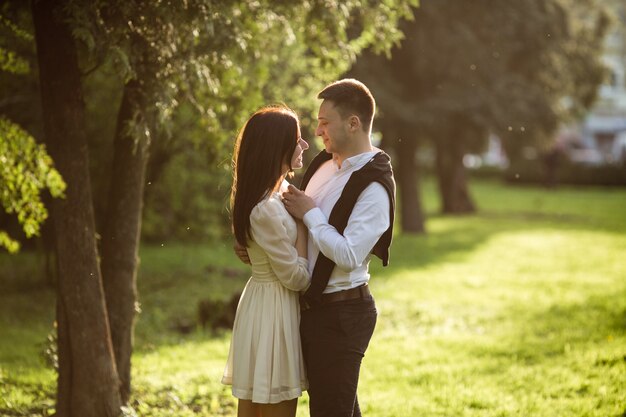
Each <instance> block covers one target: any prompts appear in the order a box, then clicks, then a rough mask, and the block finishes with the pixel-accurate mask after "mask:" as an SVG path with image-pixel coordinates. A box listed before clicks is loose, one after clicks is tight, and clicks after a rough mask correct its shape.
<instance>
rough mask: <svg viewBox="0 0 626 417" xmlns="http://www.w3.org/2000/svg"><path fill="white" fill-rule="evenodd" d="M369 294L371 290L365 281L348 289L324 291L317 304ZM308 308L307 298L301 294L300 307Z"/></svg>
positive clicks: (366, 296) (359, 297) (364, 296)
mask: <svg viewBox="0 0 626 417" xmlns="http://www.w3.org/2000/svg"><path fill="white" fill-rule="evenodd" d="M370 296H371V292H370V289H369V285H367V283H365V284H362V285H359V286H358V287H354V288H350V289H348V290H343V291H335V292H330V293H324V294H322V296H321V298H320V303H319V304H320V305H322V306H324V305H327V304H332V303H337V302H341V301H348V300H356V299H363V298H368V297H370ZM310 308H311V306H310V305H309V303H308V302H307V300H306V299H305V298H304V297H302V296H301V297H300V309H301V310H303V311H306V310H308V309H310Z"/></svg>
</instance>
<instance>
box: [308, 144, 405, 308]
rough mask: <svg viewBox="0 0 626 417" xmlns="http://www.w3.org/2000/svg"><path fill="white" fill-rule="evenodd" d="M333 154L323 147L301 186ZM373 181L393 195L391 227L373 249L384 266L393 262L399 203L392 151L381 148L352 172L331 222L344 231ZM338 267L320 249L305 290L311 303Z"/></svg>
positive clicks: (390, 215)
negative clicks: (360, 198) (390, 256)
mask: <svg viewBox="0 0 626 417" xmlns="http://www.w3.org/2000/svg"><path fill="white" fill-rule="evenodd" d="M331 158H332V154H329V153H327V152H326V151H325V150H322V151H321V152H320V153H319V154H318V155H317V156H316V157H315V158H314V159H313V161H311V164H310V165H309V168H308V169H307V170H306V172H305V174H304V177H303V178H302V184H301V185H300V189H302V190H304V189H305V188H306V186H307V185H308V183H309V181H310V180H311V177H312V176H313V174H314V173H315V172H316V171H317V169H318V168H319V167H320V166H321V165H322V164H323V163H324V162H326V161H328V160H329V159H331ZM372 182H378V183H380V184H381V185H382V186H383V187H384V188H385V190H386V191H387V194H388V195H389V203H390V204H389V228H388V229H387V230H386V231H385V232H384V233H383V234H382V236H381V237H380V239H378V242H376V244H375V245H374V248H373V249H372V253H373V254H374V255H376V256H377V257H379V258H380V259H381V260H382V262H383V266H387V264H388V263H389V247H390V246H391V237H392V232H393V219H394V212H395V204H396V203H395V195H396V183H395V180H394V178H393V170H392V168H391V158H389V155H387V154H386V153H384V152H382V151H381V152H378V153H377V154H376V155H374V156H373V157H372V159H370V161H369V162H367V163H366V164H365V165H364V166H363V167H362V168H361V169H359V170H357V171H355V172H353V173H352V175H350V178H349V179H348V182H347V183H346V185H345V187H344V189H343V191H342V192H341V195H340V196H339V200H337V203H335V205H334V206H333V209H332V210H331V212H330V217H329V219H328V223H329V224H330V225H332V226H334V227H335V229H337V231H338V232H339V233H341V234H343V231H344V229H345V228H346V226H347V225H348V220H349V219H350V215H351V214H352V209H353V208H354V205H355V204H356V201H357V199H358V198H359V196H360V195H361V193H362V192H363V190H365V188H367V186H368V185H370V184H371V183H372ZM334 268H335V262H333V261H332V260H330V259H329V258H327V257H326V256H325V255H324V254H323V253H321V252H320V254H319V256H318V257H317V261H316V262H315V266H314V268H313V275H312V278H311V286H310V287H309V289H308V290H307V292H306V293H305V294H304V298H306V300H307V302H308V303H309V304H311V305H315V304H318V303H319V302H320V300H321V297H322V293H323V292H324V289H325V288H326V285H328V280H329V279H330V275H331V274H332V272H333V269H334Z"/></svg>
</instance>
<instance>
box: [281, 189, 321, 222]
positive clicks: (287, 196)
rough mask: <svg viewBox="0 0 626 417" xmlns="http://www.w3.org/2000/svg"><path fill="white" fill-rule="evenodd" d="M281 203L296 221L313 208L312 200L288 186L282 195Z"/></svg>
mask: <svg viewBox="0 0 626 417" xmlns="http://www.w3.org/2000/svg"><path fill="white" fill-rule="evenodd" d="M283 203H284V204H285V208H286V209H287V211H288V212H289V214H291V215H292V216H293V217H295V218H296V219H302V217H304V215H305V214H306V212H307V211H309V210H311V209H312V208H315V202H314V201H313V199H312V198H311V197H309V196H307V195H306V194H304V191H300V190H298V189H297V188H296V187H294V186H293V185H290V186H289V188H287V191H285V192H284V193H283Z"/></svg>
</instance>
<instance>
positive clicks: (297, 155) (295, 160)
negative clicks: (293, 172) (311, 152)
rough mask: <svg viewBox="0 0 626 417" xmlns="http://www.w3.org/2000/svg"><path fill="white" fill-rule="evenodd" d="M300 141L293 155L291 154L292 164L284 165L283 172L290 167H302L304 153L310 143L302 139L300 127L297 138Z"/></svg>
mask: <svg viewBox="0 0 626 417" xmlns="http://www.w3.org/2000/svg"><path fill="white" fill-rule="evenodd" d="M296 140H297V141H298V142H297V143H296V149H294V150H293V155H291V161H290V166H287V164H285V166H284V167H283V172H288V171H289V169H300V168H302V165H303V163H302V153H303V152H304V151H306V150H307V149H309V144H308V143H307V142H306V141H305V140H304V139H302V136H300V128H299V127H298V138H297V139H296Z"/></svg>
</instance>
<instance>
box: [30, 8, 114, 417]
mask: <svg viewBox="0 0 626 417" xmlns="http://www.w3.org/2000/svg"><path fill="white" fill-rule="evenodd" d="M65 6H66V4H65V2H64V1H62V0H33V2H32V9H33V21H34V26H35V38H36V44H37V56H38V62H39V76H40V85H41V98H42V105H43V118H44V133H45V140H46V144H47V146H48V149H49V151H50V154H51V155H52V157H53V159H54V161H55V165H56V167H57V169H58V170H59V172H60V173H61V175H62V176H63V178H64V179H65V181H66V183H67V185H68V186H67V190H66V198H64V199H55V200H54V201H53V203H52V218H53V222H54V228H55V234H56V243H57V267H58V272H59V276H58V304H57V311H58V313H57V316H58V317H57V319H58V320H57V325H58V340H59V367H60V370H59V380H58V394H57V416H58V417H89V416H94V417H113V416H118V415H119V414H120V406H121V401H120V395H119V378H118V374H117V369H116V365H115V358H114V356H113V349H112V345H111V338H110V333H109V323H108V318H107V312H106V306H105V300H104V290H103V287H102V280H101V275H100V268H99V265H98V256H97V248H96V236H95V224H94V214H93V206H92V196H91V185H90V181H89V167H88V154H87V140H86V136H85V128H84V103H83V95H82V88H81V79H80V72H79V68H78V62H77V54H76V46H75V43H74V40H73V38H72V36H71V32H70V30H69V28H68V26H67V23H66V22H65V19H64V16H63V15H62V13H63V10H64V8H65Z"/></svg>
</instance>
